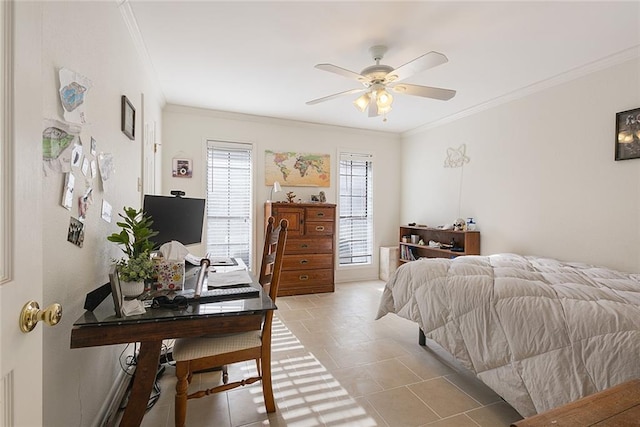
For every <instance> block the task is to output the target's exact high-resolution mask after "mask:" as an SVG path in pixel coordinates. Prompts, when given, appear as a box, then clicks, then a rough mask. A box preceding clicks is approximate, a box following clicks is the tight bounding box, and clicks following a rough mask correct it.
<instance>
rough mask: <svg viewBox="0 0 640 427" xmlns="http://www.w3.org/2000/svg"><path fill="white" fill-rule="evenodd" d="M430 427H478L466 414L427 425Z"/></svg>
mask: <svg viewBox="0 0 640 427" xmlns="http://www.w3.org/2000/svg"><path fill="white" fill-rule="evenodd" d="M425 426H429V427H478V424H476V423H475V422H474V421H473V420H472V419H471V418H469V417H467V416H466V415H465V414H459V415H454V416H453V417H449V418H445V419H442V420H438V421H435V422H433V423H429V424H425Z"/></svg>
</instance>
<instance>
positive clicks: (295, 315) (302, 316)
mask: <svg viewBox="0 0 640 427" xmlns="http://www.w3.org/2000/svg"><path fill="white" fill-rule="evenodd" d="M278 318H279V319H280V320H282V321H283V322H285V323H286V322H287V321H289V320H307V319H312V318H313V316H311V314H310V313H309V312H308V311H307V310H304V309H302V310H286V311H281V312H279V313H278Z"/></svg>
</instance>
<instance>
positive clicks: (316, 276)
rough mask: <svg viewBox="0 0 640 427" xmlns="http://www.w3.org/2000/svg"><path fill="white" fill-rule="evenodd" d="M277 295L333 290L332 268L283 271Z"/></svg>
mask: <svg viewBox="0 0 640 427" xmlns="http://www.w3.org/2000/svg"><path fill="white" fill-rule="evenodd" d="M280 279H281V280H280V287H279V288H278V295H279V296H285V295H300V294H315V293H319V292H333V291H334V285H333V270H330V269H322V270H309V271H304V270H300V271H283V272H282V275H281V276H280Z"/></svg>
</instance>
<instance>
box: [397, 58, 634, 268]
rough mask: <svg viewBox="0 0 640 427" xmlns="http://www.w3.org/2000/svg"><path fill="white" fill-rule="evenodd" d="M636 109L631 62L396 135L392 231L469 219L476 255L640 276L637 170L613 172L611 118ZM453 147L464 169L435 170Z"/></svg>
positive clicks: (623, 164)
mask: <svg viewBox="0 0 640 427" xmlns="http://www.w3.org/2000/svg"><path fill="white" fill-rule="evenodd" d="M637 107H640V61H639V60H638V59H635V60H631V61H627V62H625V63H622V64H619V65H616V66H612V67H610V68H608V69H605V70H602V71H598V72H595V73H592V74H590V75H587V76H585V77H581V78H578V79H576V80H573V81H570V82H567V83H564V84H561V85H558V86H555V87H552V88H549V89H546V90H544V91H541V92H538V93H535V94H532V95H529V96H527V97H525V98H522V99H519V100H516V101H512V102H509V103H507V104H504V105H501V106H498V107H495V108H492V109H490V110H487V111H483V112H480V113H477V114H475V115H472V116H469V117H465V118H462V119H460V120H457V121H455V122H452V123H449V124H444V125H442V126H439V127H436V128H433V129H430V130H425V131H422V132H416V133H414V134H411V135H406V136H405V137H404V138H403V144H402V189H403V191H402V203H401V206H402V208H401V219H402V222H403V223H407V222H413V221H417V222H419V223H426V224H428V225H434V226H435V225H441V224H445V223H451V222H453V221H454V220H455V219H456V218H457V217H458V216H461V217H463V218H466V217H474V218H475V219H476V222H477V223H478V228H479V230H480V231H481V251H482V254H491V253H497V252H515V253H520V254H526V255H540V256H548V257H556V258H559V259H561V260H566V261H582V262H587V263H592V264H599V265H604V266H608V267H612V268H617V269H621V270H624V271H632V272H639V271H640V244H639V242H640V221H639V220H640V159H635V160H626V161H618V162H616V161H614V141H615V114H616V112H620V111H624V110H629V109H632V108H637ZM461 144H466V148H467V155H468V157H469V158H470V162H469V163H468V164H466V165H465V166H464V168H463V169H447V168H444V167H443V162H444V160H445V158H446V155H447V148H448V147H455V148H457V147H459V146H460V145H461ZM460 189H462V197H461V203H460V204H459V194H460Z"/></svg>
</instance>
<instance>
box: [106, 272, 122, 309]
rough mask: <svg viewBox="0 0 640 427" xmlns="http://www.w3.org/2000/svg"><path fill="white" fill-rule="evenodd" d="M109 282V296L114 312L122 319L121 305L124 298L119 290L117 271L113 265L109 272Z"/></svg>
mask: <svg viewBox="0 0 640 427" xmlns="http://www.w3.org/2000/svg"><path fill="white" fill-rule="evenodd" d="M109 282H110V283H111V296H112V297H113V308H114V309H115V310H116V316H117V317H122V304H123V300H124V297H123V296H122V289H121V288H120V280H119V279H118V270H117V269H116V266H115V265H112V266H111V269H110V270H109Z"/></svg>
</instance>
